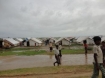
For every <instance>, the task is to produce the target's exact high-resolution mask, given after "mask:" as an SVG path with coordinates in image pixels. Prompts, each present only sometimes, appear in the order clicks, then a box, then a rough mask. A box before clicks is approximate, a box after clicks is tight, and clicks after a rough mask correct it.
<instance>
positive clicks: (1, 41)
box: [0, 38, 3, 48]
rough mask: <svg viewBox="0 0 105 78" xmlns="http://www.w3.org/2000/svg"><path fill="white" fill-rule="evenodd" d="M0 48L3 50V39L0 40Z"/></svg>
mask: <svg viewBox="0 0 105 78" xmlns="http://www.w3.org/2000/svg"><path fill="white" fill-rule="evenodd" d="M0 48H3V39H1V38H0Z"/></svg>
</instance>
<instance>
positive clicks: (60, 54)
mask: <svg viewBox="0 0 105 78" xmlns="http://www.w3.org/2000/svg"><path fill="white" fill-rule="evenodd" d="M61 50H62V45H61V43H59V57H60V64H61V57H62V52H61Z"/></svg>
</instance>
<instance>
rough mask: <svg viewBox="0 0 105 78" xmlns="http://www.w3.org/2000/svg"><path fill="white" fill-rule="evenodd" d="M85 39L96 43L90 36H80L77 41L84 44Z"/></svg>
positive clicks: (90, 42)
mask: <svg viewBox="0 0 105 78" xmlns="http://www.w3.org/2000/svg"><path fill="white" fill-rule="evenodd" d="M84 40H86V41H87V44H94V41H93V39H92V38H90V37H79V38H78V39H77V43H79V44H83V41H84Z"/></svg>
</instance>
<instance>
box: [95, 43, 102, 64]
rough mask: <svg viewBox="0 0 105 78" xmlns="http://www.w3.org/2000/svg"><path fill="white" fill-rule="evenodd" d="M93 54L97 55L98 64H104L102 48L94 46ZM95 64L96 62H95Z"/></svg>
mask: <svg viewBox="0 0 105 78" xmlns="http://www.w3.org/2000/svg"><path fill="white" fill-rule="evenodd" d="M93 53H96V54H97V57H96V58H97V63H103V53H102V50H101V48H100V46H97V45H94V47H93ZM94 62H95V60H94Z"/></svg>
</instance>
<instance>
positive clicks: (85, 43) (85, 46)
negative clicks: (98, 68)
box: [83, 40, 88, 55]
mask: <svg viewBox="0 0 105 78" xmlns="http://www.w3.org/2000/svg"><path fill="white" fill-rule="evenodd" d="M83 44H84V48H85V55H87V48H88V45H87V41H86V40H84V41H83Z"/></svg>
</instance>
